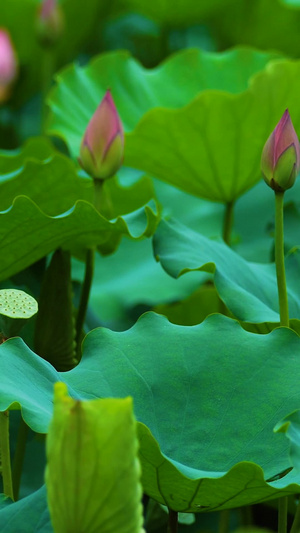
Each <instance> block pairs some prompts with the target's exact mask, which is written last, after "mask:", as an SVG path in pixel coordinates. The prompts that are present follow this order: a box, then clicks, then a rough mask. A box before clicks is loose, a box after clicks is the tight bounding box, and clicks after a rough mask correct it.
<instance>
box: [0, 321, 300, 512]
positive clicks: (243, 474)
mask: <svg viewBox="0 0 300 533" xmlns="http://www.w3.org/2000/svg"><path fill="white" fill-rule="evenodd" d="M299 351H300V339H299V337H298V335H297V334H296V333H294V332H293V331H292V330H289V329H288V328H278V329H276V330H274V331H273V332H272V333H270V334H269V335H254V334H252V333H248V332H246V331H244V330H243V329H242V328H241V327H240V326H239V324H238V323H237V322H236V321H233V320H231V319H229V318H226V317H224V316H222V315H212V316H210V317H209V318H208V319H206V320H205V321H204V322H203V323H202V324H200V325H197V326H191V327H182V326H176V325H173V324H170V323H169V322H168V321H167V319H166V318H164V317H162V316H159V315H155V314H154V313H148V314H145V315H143V316H142V317H141V318H140V320H139V321H138V322H137V323H136V325H135V326H134V327H133V328H131V329H130V330H128V331H125V332H122V333H117V332H114V331H111V330H108V329H105V328H98V329H95V330H94V331H92V332H91V333H89V335H88V336H87V337H86V340H85V342H84V344H83V358H82V360H81V362H80V363H79V365H78V366H77V367H75V368H74V369H72V370H70V371H69V372H63V373H59V372H57V371H55V370H54V368H53V367H52V366H51V365H49V363H47V362H46V361H44V360H42V359H41V358H39V357H37V356H36V355H35V354H34V353H33V352H32V351H31V350H30V349H29V348H27V347H26V345H25V344H24V342H23V341H22V340H21V339H16V338H15V339H11V340H9V341H7V342H5V343H4V344H2V345H1V346H0V352H1V353H0V355H1V357H0V372H1V375H2V376H3V378H2V381H1V384H0V392H1V394H0V410H5V409H7V408H9V407H11V408H16V407H18V405H19V406H21V408H22V413H23V417H24V419H25V421H26V422H27V423H28V424H29V426H30V427H32V429H34V430H35V431H38V432H47V430H48V425H49V422H50V419H51V417H52V409H53V404H52V391H53V384H54V383H55V382H56V381H62V382H65V383H66V384H67V386H68V389H69V393H70V395H71V396H72V397H73V398H75V399H76V398H81V399H95V398H101V397H102V398H107V397H110V398H114V397H115V398H122V397H126V396H128V395H129V394H131V395H132V396H133V399H134V406H135V416H136V418H137V420H138V421H139V423H138V435H139V441H140V460H141V464H142V472H143V474H142V483H143V488H144V491H145V492H146V493H147V494H149V495H150V496H152V497H153V498H154V499H156V500H157V501H158V502H160V503H164V504H167V505H169V506H171V507H172V508H173V509H175V510H178V511H182V512H187V511H189V512H206V511H211V510H218V509H225V508H230V507H237V506H240V505H246V504H250V503H254V502H259V501H265V500H268V499H272V498H275V497H279V496H280V495H284V494H286V495H288V494H293V493H297V492H299V490H300V485H299V483H300V477H299V473H298V472H297V471H295V470H291V466H290V461H289V456H288V449H287V444H286V438H285V436H284V435H281V434H274V432H273V427H274V426H275V424H276V422H277V421H278V419H280V418H283V417H284V416H285V414H286V412H288V411H293V410H294V409H296V408H297V406H298V405H299V402H300V390H299V369H298V366H299V365H298V359H297V357H295V354H297V353H299ZM154 368H155V372H154V371H153V369H154ZM233 383H234V387H233V386H232V384H233ZM16 385H17V387H16ZM249 412H251V417H249Z"/></svg>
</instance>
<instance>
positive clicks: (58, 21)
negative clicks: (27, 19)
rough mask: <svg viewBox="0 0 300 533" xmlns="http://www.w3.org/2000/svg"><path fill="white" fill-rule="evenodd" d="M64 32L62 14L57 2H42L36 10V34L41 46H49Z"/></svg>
mask: <svg viewBox="0 0 300 533" xmlns="http://www.w3.org/2000/svg"><path fill="white" fill-rule="evenodd" d="M63 30H64V17H63V12H62V10H61V8H60V6H59V5H58V2H57V0H43V1H42V4H41V5H40V7H39V10H38V16H37V34H38V38H39V40H40V42H41V44H42V45H44V46H51V45H53V44H55V43H56V42H57V41H58V40H59V38H60V37H61V35H62V33H63Z"/></svg>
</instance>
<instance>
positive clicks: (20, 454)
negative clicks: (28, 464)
mask: <svg viewBox="0 0 300 533" xmlns="http://www.w3.org/2000/svg"><path fill="white" fill-rule="evenodd" d="M27 434H28V426H27V424H26V422H24V420H23V418H21V420H20V425H19V431H18V436H17V446H16V451H15V455H14V459H13V467H12V480H13V488H14V499H15V501H16V500H17V499H18V498H19V491H20V484H21V476H22V468H23V463H24V457H25V450H26V440H27Z"/></svg>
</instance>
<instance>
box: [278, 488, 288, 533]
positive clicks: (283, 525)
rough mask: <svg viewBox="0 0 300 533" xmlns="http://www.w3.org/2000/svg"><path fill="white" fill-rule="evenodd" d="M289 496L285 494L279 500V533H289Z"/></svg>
mask: <svg viewBox="0 0 300 533" xmlns="http://www.w3.org/2000/svg"><path fill="white" fill-rule="evenodd" d="M287 510H288V498H287V496H283V497H282V498H279V500H278V533H287Z"/></svg>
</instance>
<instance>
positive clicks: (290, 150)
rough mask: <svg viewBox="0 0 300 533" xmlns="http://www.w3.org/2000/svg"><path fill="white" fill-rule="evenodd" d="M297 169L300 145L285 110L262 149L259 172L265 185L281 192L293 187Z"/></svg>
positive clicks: (298, 166)
mask: <svg viewBox="0 0 300 533" xmlns="http://www.w3.org/2000/svg"><path fill="white" fill-rule="evenodd" d="M299 168H300V144H299V140H298V137H297V134H296V132H295V129H294V126H293V123H292V121H291V117H290V114H289V112H288V110H287V109H286V110H285V112H284V114H283V116H282V118H281V120H280V121H279V122H278V124H277V126H276V128H275V130H274V131H273V132H272V133H271V135H270V137H269V138H268V140H267V142H266V144H265V146H264V148H263V152H262V156H261V170H262V174H263V178H264V180H265V182H266V183H267V185H269V187H271V188H272V189H273V190H274V191H277V192H283V191H286V190H287V189H290V188H291V187H292V186H293V185H294V183H295V179H296V176H297V174H298V172H299Z"/></svg>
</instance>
